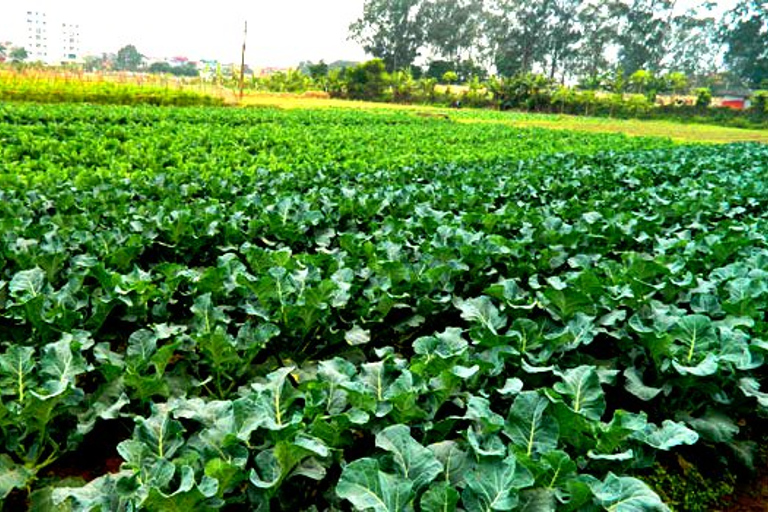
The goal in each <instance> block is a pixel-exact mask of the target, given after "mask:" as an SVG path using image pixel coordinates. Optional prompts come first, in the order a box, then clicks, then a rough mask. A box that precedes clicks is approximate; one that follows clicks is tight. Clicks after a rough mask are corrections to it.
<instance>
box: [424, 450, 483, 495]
mask: <svg viewBox="0 0 768 512" xmlns="http://www.w3.org/2000/svg"><path fill="white" fill-rule="evenodd" d="M427 448H429V449H430V451H431V452H432V453H433V454H434V455H435V457H436V458H437V460H438V461H440V463H441V464H442V465H443V477H442V478H443V479H444V480H445V482H447V483H449V484H451V485H453V486H459V485H461V484H462V483H463V482H464V478H465V477H466V475H467V473H468V472H469V471H470V470H471V468H472V460H471V459H470V457H469V455H468V454H467V452H465V451H462V450H461V449H460V447H459V444H458V443H457V442H456V441H441V442H439V443H434V444H431V445H429V446H428V447H427Z"/></svg>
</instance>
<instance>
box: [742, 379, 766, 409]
mask: <svg viewBox="0 0 768 512" xmlns="http://www.w3.org/2000/svg"><path fill="white" fill-rule="evenodd" d="M739 389H740V390H741V391H742V393H744V394H745V395H746V396H749V397H754V398H757V403H758V404H760V406H761V407H766V408H768V393H765V392H762V391H760V383H759V382H758V381H757V380H756V379H753V378H749V377H743V378H741V379H739Z"/></svg>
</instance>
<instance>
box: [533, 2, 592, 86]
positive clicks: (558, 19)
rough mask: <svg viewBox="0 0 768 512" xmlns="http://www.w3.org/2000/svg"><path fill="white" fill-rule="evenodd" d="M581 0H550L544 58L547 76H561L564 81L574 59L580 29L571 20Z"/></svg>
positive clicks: (574, 16)
mask: <svg viewBox="0 0 768 512" xmlns="http://www.w3.org/2000/svg"><path fill="white" fill-rule="evenodd" d="M582 3H583V1H582V0H550V2H549V13H548V22H547V26H546V29H547V31H546V33H545V34H542V35H543V37H545V38H546V42H547V47H546V60H547V68H548V71H549V78H550V79H552V80H553V79H554V78H555V76H556V75H558V74H559V75H560V76H561V82H563V83H564V82H565V75H566V73H567V71H568V70H569V69H570V68H572V67H573V64H574V62H575V61H576V59H577V58H576V53H575V51H574V50H575V46H576V44H577V43H578V41H579V38H580V31H579V29H578V27H577V25H576V24H575V23H574V22H573V21H574V19H577V17H578V11H579V7H580V6H581V4H582Z"/></svg>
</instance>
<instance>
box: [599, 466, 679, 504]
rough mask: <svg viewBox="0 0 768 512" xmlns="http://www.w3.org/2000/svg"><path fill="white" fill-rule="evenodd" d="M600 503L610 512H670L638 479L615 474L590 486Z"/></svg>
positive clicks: (609, 474) (610, 474)
mask: <svg viewBox="0 0 768 512" xmlns="http://www.w3.org/2000/svg"><path fill="white" fill-rule="evenodd" d="M589 487H590V488H591V489H592V492H593V493H594V495H595V498H596V499H597V501H598V503H599V504H600V505H602V506H603V507H605V509H606V510H607V511H608V512H650V511H657V512H668V511H669V508H668V507H667V506H666V505H664V503H662V501H661V499H660V498H659V496H658V495H657V494H656V493H655V492H653V491H652V490H651V488H650V487H648V486H647V485H646V484H645V483H643V482H642V481H640V480H638V479H637V478H631V477H618V476H616V475H614V474H613V473H608V476H607V477H606V478H605V480H604V481H603V482H600V481H599V480H595V481H594V482H592V483H590V484H589Z"/></svg>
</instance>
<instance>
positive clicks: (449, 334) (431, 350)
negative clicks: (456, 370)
mask: <svg viewBox="0 0 768 512" xmlns="http://www.w3.org/2000/svg"><path fill="white" fill-rule="evenodd" d="M461 333H462V331H461V329H459V328H456V327H449V328H447V329H446V330H445V331H443V332H441V333H438V334H435V335H434V336H424V337H421V338H419V339H417V340H416V341H414V342H413V351H414V352H415V353H417V354H419V355H423V356H437V357H439V358H440V359H450V358H452V357H458V356H460V355H462V354H463V353H464V352H466V350H467V347H468V346H469V343H468V342H467V341H466V340H465V339H464V338H463V337H462V335H461Z"/></svg>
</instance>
